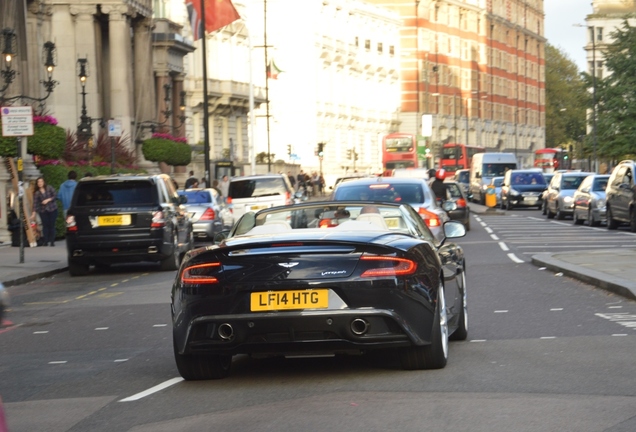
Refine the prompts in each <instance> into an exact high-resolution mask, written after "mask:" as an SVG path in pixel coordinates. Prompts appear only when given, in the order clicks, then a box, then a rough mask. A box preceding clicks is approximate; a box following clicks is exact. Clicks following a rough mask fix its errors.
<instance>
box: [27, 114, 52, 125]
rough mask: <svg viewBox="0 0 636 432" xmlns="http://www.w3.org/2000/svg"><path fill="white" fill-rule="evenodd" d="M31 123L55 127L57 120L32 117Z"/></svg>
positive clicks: (45, 117)
mask: <svg viewBox="0 0 636 432" xmlns="http://www.w3.org/2000/svg"><path fill="white" fill-rule="evenodd" d="M33 123H48V124H50V125H53V126H57V119H56V118H55V117H53V116H50V115H47V116H33Z"/></svg>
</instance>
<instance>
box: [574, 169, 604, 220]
mask: <svg viewBox="0 0 636 432" xmlns="http://www.w3.org/2000/svg"><path fill="white" fill-rule="evenodd" d="M608 179H609V175H604V174H591V175H589V176H587V177H585V179H584V180H583V182H581V185H580V186H579V188H578V189H577V190H576V191H575V192H574V196H573V197H572V199H573V201H574V209H573V211H572V219H573V220H574V223H575V224H577V225H580V224H582V223H583V222H585V221H587V223H588V224H589V226H599V225H600V224H601V222H606V220H607V213H606V207H605V188H606V187H607V181H608Z"/></svg>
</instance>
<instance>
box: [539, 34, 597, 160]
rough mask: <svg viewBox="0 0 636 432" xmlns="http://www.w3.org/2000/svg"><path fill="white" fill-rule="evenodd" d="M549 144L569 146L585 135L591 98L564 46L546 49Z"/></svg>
mask: <svg viewBox="0 0 636 432" xmlns="http://www.w3.org/2000/svg"><path fill="white" fill-rule="evenodd" d="M545 93H546V97H545V98H546V102H545V119H546V120H545V146H546V147H547V148H554V147H559V146H561V147H565V146H566V145H568V144H571V143H573V142H577V141H579V139H580V137H581V136H582V135H584V134H585V116H586V113H585V112H586V106H587V105H588V99H589V98H590V95H589V92H588V91H587V90H586V84H585V81H584V80H583V79H582V77H581V75H580V74H579V71H578V69H577V67H576V64H575V63H574V62H573V61H572V60H571V59H570V58H568V56H567V54H565V53H564V52H562V51H561V50H560V49H558V48H556V47H554V46H552V45H550V44H546V48H545Z"/></svg>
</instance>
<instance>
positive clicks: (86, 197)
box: [74, 181, 157, 207]
mask: <svg viewBox="0 0 636 432" xmlns="http://www.w3.org/2000/svg"><path fill="white" fill-rule="evenodd" d="M154 190H155V188H154V187H153V185H152V184H151V183H150V182H148V181H127V182H113V183H109V182H104V183H102V182H99V183H93V182H88V183H79V184H78V185H77V187H76V188H75V194H74V199H75V205H76V206H80V207H81V206H102V205H112V206H126V205H152V204H153V203H154V202H156V201H157V197H156V193H153V192H154Z"/></svg>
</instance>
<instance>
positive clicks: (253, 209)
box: [250, 205, 267, 211]
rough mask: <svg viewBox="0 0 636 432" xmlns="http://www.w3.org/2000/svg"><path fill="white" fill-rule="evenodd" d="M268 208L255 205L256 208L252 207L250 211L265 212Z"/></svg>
mask: <svg viewBox="0 0 636 432" xmlns="http://www.w3.org/2000/svg"><path fill="white" fill-rule="evenodd" d="M266 208H267V206H266V205H254V206H250V211H257V210H263V209H266Z"/></svg>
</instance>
